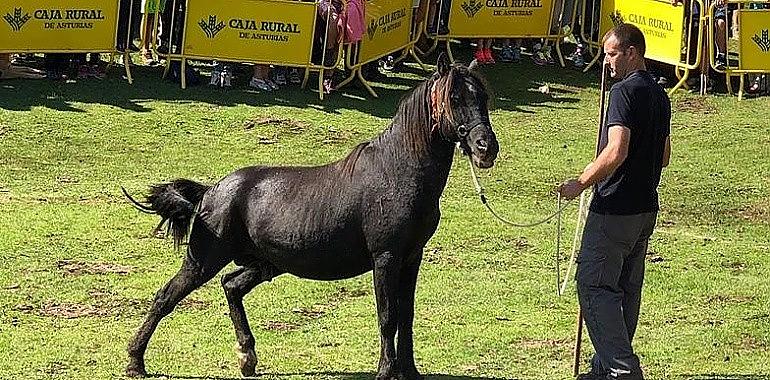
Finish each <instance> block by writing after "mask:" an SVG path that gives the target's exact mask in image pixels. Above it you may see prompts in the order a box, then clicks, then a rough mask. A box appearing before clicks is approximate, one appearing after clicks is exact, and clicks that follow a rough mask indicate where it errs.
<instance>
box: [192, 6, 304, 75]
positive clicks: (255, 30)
mask: <svg viewBox="0 0 770 380" xmlns="http://www.w3.org/2000/svg"><path fill="white" fill-rule="evenodd" d="M315 14H316V6H315V4H314V3H308V2H299V1H282V0H216V1H210V0H189V1H188V2H187V23H186V27H185V42H184V52H183V54H184V55H185V56H188V57H201V58H218V59H223V60H231V61H240V62H249V61H251V62H274V63H283V64H288V65H298V66H300V65H307V64H309V63H310V54H311V50H312V45H313V29H314V26H315V24H314V22H315Z"/></svg>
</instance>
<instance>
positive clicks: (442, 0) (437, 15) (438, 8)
mask: <svg viewBox="0 0 770 380" xmlns="http://www.w3.org/2000/svg"><path fill="white" fill-rule="evenodd" d="M451 10H452V0H430V3H429V4H428V25H427V30H428V34H437V35H439V36H444V35H447V34H449V13H450V11H451Z"/></svg>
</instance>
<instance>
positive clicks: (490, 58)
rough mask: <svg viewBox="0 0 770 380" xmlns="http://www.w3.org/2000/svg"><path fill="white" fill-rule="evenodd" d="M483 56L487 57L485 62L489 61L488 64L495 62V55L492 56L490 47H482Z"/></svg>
mask: <svg viewBox="0 0 770 380" xmlns="http://www.w3.org/2000/svg"><path fill="white" fill-rule="evenodd" d="M484 57H485V58H486V59H487V62H486V63H489V64H494V63H495V57H493V56H492V48H486V49H484Z"/></svg>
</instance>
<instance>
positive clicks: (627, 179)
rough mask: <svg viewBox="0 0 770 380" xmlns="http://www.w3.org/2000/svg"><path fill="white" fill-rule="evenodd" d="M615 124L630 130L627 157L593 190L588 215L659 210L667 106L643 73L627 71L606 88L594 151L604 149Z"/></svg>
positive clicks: (668, 128) (662, 93)
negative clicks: (605, 105) (604, 108)
mask: <svg viewBox="0 0 770 380" xmlns="http://www.w3.org/2000/svg"><path fill="white" fill-rule="evenodd" d="M619 125H621V126H623V127H626V128H628V129H630V130H631V139H630V141H629V144H628V156H627V157H626V159H625V161H623V163H622V164H621V165H620V167H619V168H618V169H617V170H616V171H615V172H614V173H612V174H611V175H610V176H609V177H607V178H605V179H604V180H602V181H600V182H598V183H597V184H596V185H595V186H594V198H593V201H592V202H591V207H590V208H591V211H593V212H596V213H599V214H610V215H632V214H641V213H646V212H652V211H658V209H659V206H658V190H657V188H658V184H659V183H660V173H661V170H662V163H663V150H664V149H665V143H666V138H667V137H668V136H669V134H670V133H671V102H670V101H669V98H668V95H667V94H666V92H665V91H663V88H661V87H660V86H659V85H658V84H657V83H656V82H655V80H653V78H652V76H651V75H650V74H649V73H648V72H647V71H644V70H638V71H634V72H631V73H629V74H628V75H626V77H625V78H623V80H622V81H620V82H618V83H615V84H614V85H613V86H612V88H611V89H610V94H609V105H608V108H607V122H606V123H605V124H604V125H603V126H602V129H601V131H600V134H599V151H601V150H602V149H604V148H605V147H606V146H607V133H608V131H609V128H611V127H613V126H619Z"/></svg>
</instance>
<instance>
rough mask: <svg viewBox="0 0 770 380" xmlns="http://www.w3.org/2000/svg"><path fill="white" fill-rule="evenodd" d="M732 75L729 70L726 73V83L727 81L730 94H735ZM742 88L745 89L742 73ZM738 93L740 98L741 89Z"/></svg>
mask: <svg viewBox="0 0 770 380" xmlns="http://www.w3.org/2000/svg"><path fill="white" fill-rule="evenodd" d="M732 79H733V78H732V75H730V73H729V72H726V73H725V83H727V93H728V94H730V96H732V95H733V83H732V82H733V81H732ZM741 89H743V74H741ZM738 91H739V94H738V100H740V97H741V96H740V90H738Z"/></svg>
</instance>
